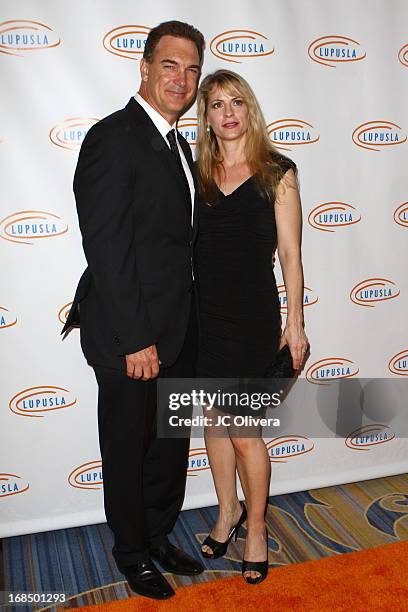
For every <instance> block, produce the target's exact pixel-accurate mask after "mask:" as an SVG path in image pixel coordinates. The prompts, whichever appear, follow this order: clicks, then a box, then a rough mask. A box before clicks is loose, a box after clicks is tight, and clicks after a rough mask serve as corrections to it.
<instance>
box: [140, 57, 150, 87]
mask: <svg viewBox="0 0 408 612" xmlns="http://www.w3.org/2000/svg"><path fill="white" fill-rule="evenodd" d="M140 77H141V79H142V81H147V79H148V78H149V62H147V61H146V60H145V58H144V57H142V59H141V60H140Z"/></svg>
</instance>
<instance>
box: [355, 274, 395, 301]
mask: <svg viewBox="0 0 408 612" xmlns="http://www.w3.org/2000/svg"><path fill="white" fill-rule="evenodd" d="M399 294H400V290H399V289H398V287H397V285H396V284H395V283H394V281H390V280H388V279H386V278H367V279H365V280H363V281H361V283H358V284H357V285H355V287H353V288H352V290H351V291H350V300H351V301H352V302H353V303H354V304H357V305H358V306H368V307H370V308H374V306H376V305H377V304H378V303H379V302H386V301H387V300H393V299H394V298H396V297H398V296H399Z"/></svg>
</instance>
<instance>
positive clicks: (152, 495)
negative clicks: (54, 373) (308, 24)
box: [64, 21, 204, 599]
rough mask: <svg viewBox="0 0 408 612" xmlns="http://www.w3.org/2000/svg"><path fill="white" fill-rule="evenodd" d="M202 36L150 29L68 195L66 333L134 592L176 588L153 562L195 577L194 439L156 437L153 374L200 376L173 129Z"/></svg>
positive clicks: (191, 83)
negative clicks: (183, 544)
mask: <svg viewBox="0 0 408 612" xmlns="http://www.w3.org/2000/svg"><path fill="white" fill-rule="evenodd" d="M203 51H204V39H203V36H202V34H201V33H200V32H199V31H198V30H196V29H195V28H193V27H192V26H190V25H188V24H185V23H181V22H178V21H171V22H166V23H162V24H160V25H159V26H157V27H156V28H154V29H153V30H151V31H150V33H149V36H148V38H147V41H146V46H145V50H144V55H143V59H142V60H141V64H140V72H141V79H142V81H141V86H140V90H139V93H138V94H137V95H136V96H135V97H134V98H131V100H130V101H129V103H128V104H127V106H126V107H125V108H124V109H122V110H119V111H117V112H116V113H113V114H112V115H110V116H108V117H106V118H105V119H103V120H102V121H100V122H99V123H97V124H96V125H95V126H93V127H92V128H91V129H90V130H89V132H88V134H87V136H86V138H85V140H84V142H83V145H82V148H81V152H80V155H79V160H78V165H77V169H76V172H75V179H74V192H75V197H76V203H77V210H78V217H79V224H80V228H81V232H82V238H83V248H84V252H85V256H86V258H87V262H88V268H87V269H86V271H85V272H84V274H83V276H82V278H81V280H80V282H79V285H78V288H77V292H76V295H75V299H74V302H73V305H72V308H71V311H70V314H69V317H68V319H67V323H66V325H65V327H64V331H65V330H66V329H68V328H69V327H70V326H71V325H73V324H75V323H76V322H77V321H79V316H78V315H79V310H80V326H81V345H82V349H83V352H84V355H85V357H86V359H87V361H88V363H89V364H90V365H91V366H92V367H93V368H94V370H95V374H96V378H97V382H98V386H99V397H98V425H99V441H100V448H101V456H102V468H103V475H104V501H105V513H106V517H107V521H108V525H109V526H110V528H111V529H112V531H113V534H114V547H113V551H112V552H113V555H114V557H115V560H116V562H117V565H118V567H119V569H120V571H121V572H122V573H123V574H124V575H125V576H126V578H127V580H128V582H129V584H130V586H131V587H132V589H133V590H135V591H136V592H138V593H140V594H143V595H146V596H148V597H155V598H162V599H164V598H167V597H170V596H171V595H174V591H173V589H172V587H171V586H170V584H169V583H168V582H167V581H166V579H165V578H164V576H163V575H162V574H161V573H160V572H159V570H158V569H157V567H156V566H155V565H154V563H153V562H152V559H154V560H156V561H158V562H159V563H160V565H161V566H162V568H164V569H165V570H167V571H170V572H173V573H176V574H183V575H195V574H199V573H200V572H202V571H203V567H202V565H201V563H199V562H198V561H197V560H195V559H193V558H192V557H190V556H189V555H187V554H186V553H184V552H183V551H181V550H180V549H178V548H176V547H175V546H173V545H172V544H171V543H170V542H169V540H168V537H167V536H168V534H169V533H170V532H171V530H172V529H173V526H174V524H175V521H176V519H177V516H178V513H179V511H180V509H181V506H182V503H183V499H184V491H185V482H186V470H187V462H188V450H189V440H188V439H164V438H163V439H159V438H157V437H156V435H155V429H156V377H157V376H158V375H159V376H163V377H180V378H187V377H192V376H194V375H195V371H194V370H195V361H196V352H197V322H196V308H195V299H194V288H193V274H192V247H193V243H194V239H195V236H196V229H197V227H196V223H195V222H194V219H195V214H194V212H193V210H194V193H195V186H194V169H193V160H192V156H191V151H190V148H189V145H188V144H187V142H186V141H185V140H184V138H183V137H182V136H181V135H180V134H178V133H177V132H176V131H175V130H174V125H175V123H176V121H177V119H178V118H179V117H180V116H181V114H182V113H183V112H185V110H186V109H187V108H189V106H191V104H192V103H193V101H194V99H195V96H196V90H197V85H198V80H199V76H200V71H201V66H202V61H203Z"/></svg>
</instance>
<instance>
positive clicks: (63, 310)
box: [58, 302, 72, 325]
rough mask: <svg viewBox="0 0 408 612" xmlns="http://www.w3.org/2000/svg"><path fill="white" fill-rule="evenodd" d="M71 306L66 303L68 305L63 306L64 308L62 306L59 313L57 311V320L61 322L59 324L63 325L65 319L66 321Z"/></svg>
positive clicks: (70, 303) (69, 303)
mask: <svg viewBox="0 0 408 612" xmlns="http://www.w3.org/2000/svg"><path fill="white" fill-rule="evenodd" d="M71 306H72V302H68V304H65V306H63V307H62V308H61V309H60V310H59V311H58V320H59V321H61V323H62V324H63V325H65V323H66V321H67V319H68V315H69V311H70V309H71Z"/></svg>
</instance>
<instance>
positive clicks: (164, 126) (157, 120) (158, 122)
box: [135, 93, 176, 144]
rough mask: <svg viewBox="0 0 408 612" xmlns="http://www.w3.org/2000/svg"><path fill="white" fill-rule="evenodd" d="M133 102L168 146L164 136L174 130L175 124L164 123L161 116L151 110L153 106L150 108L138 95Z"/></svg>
mask: <svg viewBox="0 0 408 612" xmlns="http://www.w3.org/2000/svg"><path fill="white" fill-rule="evenodd" d="M135 100H136V102H138V103H139V104H140V106H141V107H142V108H143V110H145V111H146V113H147V114H148V115H149V117H150V119H151V120H152V121H153V123H154V125H155V126H156V128H157V129H158V130H159V132H160V134H161V135H162V136H163V138H164V140H165V141H166V143H167V144H169V143H168V140H167V138H166V136H167V134H168V133H169V131H170V130H172V129H174V127H175V125H176V124H175V122H174V123H173V125H170V124H169V123H168V122H167V121H166V119H165V118H164V117H162V115H161V114H160V113H159V112H157V110H156V109H155V108H153V106H150V104H149V103H148V102H147V101H146V100H145V99H144V98H142V96H141V95H140V94H139V93H137V94H136V95H135Z"/></svg>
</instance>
